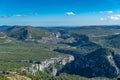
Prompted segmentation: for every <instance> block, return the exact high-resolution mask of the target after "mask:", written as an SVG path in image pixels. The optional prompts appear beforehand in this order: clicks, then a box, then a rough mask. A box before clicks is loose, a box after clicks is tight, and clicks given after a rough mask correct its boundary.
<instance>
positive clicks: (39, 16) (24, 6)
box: [0, 0, 120, 26]
mask: <svg viewBox="0 0 120 80" xmlns="http://www.w3.org/2000/svg"><path fill="white" fill-rule="evenodd" d="M0 25H33V26H83V25H120V0H0Z"/></svg>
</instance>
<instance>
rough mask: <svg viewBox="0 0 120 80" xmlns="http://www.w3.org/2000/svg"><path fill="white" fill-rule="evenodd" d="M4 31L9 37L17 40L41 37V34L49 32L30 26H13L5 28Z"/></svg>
mask: <svg viewBox="0 0 120 80" xmlns="http://www.w3.org/2000/svg"><path fill="white" fill-rule="evenodd" d="M5 33H6V34H7V35H8V36H9V37H13V38H16V39H18V40H27V39H41V38H42V37H43V36H44V37H45V36H48V35H49V34H50V32H48V31H47V30H43V29H38V28H35V27H32V26H13V27H11V28H8V29H7V30H5Z"/></svg>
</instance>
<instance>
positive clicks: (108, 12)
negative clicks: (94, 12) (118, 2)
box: [99, 11, 113, 14]
mask: <svg viewBox="0 0 120 80" xmlns="http://www.w3.org/2000/svg"><path fill="white" fill-rule="evenodd" d="M99 13H102V14H103V13H107V14H112V13H113V11H100V12H99Z"/></svg>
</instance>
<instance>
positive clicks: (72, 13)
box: [66, 12, 75, 16]
mask: <svg viewBox="0 0 120 80" xmlns="http://www.w3.org/2000/svg"><path fill="white" fill-rule="evenodd" d="M66 14H67V15H72V16H73V15H75V13H74V12H66Z"/></svg>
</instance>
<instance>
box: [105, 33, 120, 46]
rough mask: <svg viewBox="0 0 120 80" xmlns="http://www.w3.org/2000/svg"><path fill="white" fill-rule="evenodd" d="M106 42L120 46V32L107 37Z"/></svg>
mask: <svg viewBox="0 0 120 80" xmlns="http://www.w3.org/2000/svg"><path fill="white" fill-rule="evenodd" d="M106 43H108V44H109V45H111V46H112V47H114V48H120V34H117V35H112V36H109V37H107V38H106Z"/></svg>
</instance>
